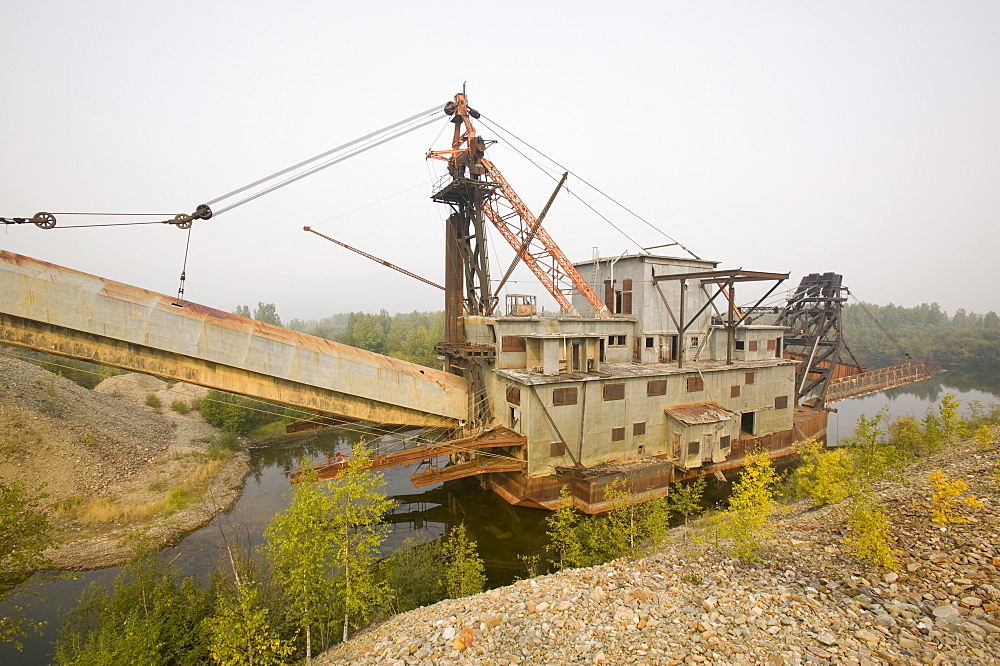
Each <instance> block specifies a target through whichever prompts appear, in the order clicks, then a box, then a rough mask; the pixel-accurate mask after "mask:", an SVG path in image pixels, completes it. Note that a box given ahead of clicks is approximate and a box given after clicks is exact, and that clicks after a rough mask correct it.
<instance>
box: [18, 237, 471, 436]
mask: <svg viewBox="0 0 1000 666" xmlns="http://www.w3.org/2000/svg"><path fill="white" fill-rule="evenodd" d="M0 284H3V289H2V290H0V344H8V345H14V346H18V347H25V348H29V349H36V350H39V351H44V352H49V353H53V354H59V355H61V356H68V357H71V358H78V359H83V360H87V361H93V362H95V363H100V364H104V365H110V366H113V367H118V368H122V369H125V370H131V371H135V372H142V373H146V374H152V375H156V376H159V377H165V378H168V379H176V380H179V381H186V382H190V383H192V384H198V385H201V386H206V387H208V388H214V389H218V390H222V391H229V392H232V393H239V394H242V395H247V396H251V397H255V398H262V399H265V400H272V401H275V402H279V403H282V404H286V405H291V406H295V407H302V408H306V409H312V410H316V411H320V412H325V413H328V414H336V415H339V416H344V417H348V418H352V419H359V420H363V421H371V422H375V423H385V424H390V425H413V426H440V427H455V426H457V425H459V424H461V423H462V422H464V421H465V420H466V419H467V418H468V408H467V396H468V389H467V382H466V381H465V380H464V379H462V378H461V377H456V376H455V375H452V374H450V373H445V372H442V371H440V370H433V369H431V368H425V367H423V366H419V365H416V364H413V363H407V362H405V361H399V360H397V359H392V358H388V357H385V356H382V355H380V354H375V353H373V352H369V351H365V350H362V349H356V348H354V347H349V346H347V345H342V344H339V343H336V342H333V341H330V340H324V339H322V338H316V337H313V336H309V335H305V334H302V333H297V332H295V331H290V330H288V329H284V328H281V327H280V326H272V325H270V324H265V323H263V322H258V321H253V320H250V319H244V318H243V317H237V316H235V315H232V314H229V313H227V312H222V311H220V310H215V309H212V308H208V307H205V306H203V305H198V304H196V303H191V302H189V301H177V300H176V299H173V298H171V297H170V296H165V295H163V294H157V293H154V292H150V291H146V290H144V289H139V288H137V287H132V286H130V285H126V284H122V283H119V282H112V281H110V280H105V279H103V278H100V277H96V276H93V275H88V274H86V273H80V272H78V271H74V270H71V269H68V268H63V267H61V266H55V265H53V264H48V263H45V262H42V261H38V260H35V259H31V258H29V257H24V256H20V255H16V254H12V253H10V252H6V251H0Z"/></svg>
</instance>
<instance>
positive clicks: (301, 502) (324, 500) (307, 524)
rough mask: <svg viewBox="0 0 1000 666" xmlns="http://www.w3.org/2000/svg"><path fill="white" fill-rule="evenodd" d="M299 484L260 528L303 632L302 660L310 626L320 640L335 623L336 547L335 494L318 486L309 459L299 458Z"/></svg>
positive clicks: (291, 612)
mask: <svg viewBox="0 0 1000 666" xmlns="http://www.w3.org/2000/svg"><path fill="white" fill-rule="evenodd" d="M300 468H301V472H300V474H299V476H298V483H297V484H296V485H295V486H294V487H293V489H292V490H291V494H292V498H291V502H290V503H289V505H288V508H287V509H285V511H284V512H282V513H279V514H278V515H276V516H275V517H274V519H273V520H272V521H271V523H270V524H269V525H268V526H267V529H265V531H264V539H265V541H266V543H265V553H266V554H267V558H268V561H269V562H270V564H271V568H272V570H273V575H274V578H275V580H276V582H277V583H278V585H279V587H280V588H281V590H282V591H283V593H284V595H285V599H286V613H287V615H288V618H289V620H290V621H291V622H292V623H293V624H294V625H295V626H297V627H298V628H300V629H301V630H302V631H303V632H304V635H305V649H306V659H309V658H310V657H311V656H312V635H313V629H314V628H318V629H319V630H320V644H321V646H322V647H325V646H326V644H327V643H328V638H329V637H328V636H327V635H326V633H325V632H326V629H328V628H329V627H330V626H331V623H332V621H333V612H334V608H333V601H334V594H335V590H336V581H335V579H334V576H333V573H334V566H335V545H334V527H333V521H332V518H333V514H334V504H333V498H332V497H331V495H330V493H329V492H327V490H326V488H325V487H324V486H322V485H320V483H319V481H318V478H319V477H318V474H317V473H316V470H315V469H314V468H313V467H312V465H311V463H310V461H309V460H308V459H303V460H302V461H300Z"/></svg>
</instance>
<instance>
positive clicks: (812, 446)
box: [790, 439, 855, 506]
mask: <svg viewBox="0 0 1000 666" xmlns="http://www.w3.org/2000/svg"><path fill="white" fill-rule="evenodd" d="M799 455H800V456H801V458H802V464H801V465H799V467H797V468H796V469H795V471H794V472H793V473H792V476H791V479H790V484H791V486H792V487H793V488H794V490H795V491H796V492H797V493H799V492H800V493H802V494H805V495H808V496H809V498H810V499H812V501H813V502H814V503H816V505H817V506H825V505H827V504H836V503H837V502H841V501H843V500H845V499H847V498H848V497H849V496H850V495H851V494H852V493H853V492H854V489H855V469H854V464H853V461H852V460H851V456H850V451H849V450H848V449H847V448H843V447H842V448H836V449H827V448H826V447H825V446H824V445H823V443H822V442H817V441H816V440H814V439H811V440H808V441H806V442H804V443H802V444H801V445H799Z"/></svg>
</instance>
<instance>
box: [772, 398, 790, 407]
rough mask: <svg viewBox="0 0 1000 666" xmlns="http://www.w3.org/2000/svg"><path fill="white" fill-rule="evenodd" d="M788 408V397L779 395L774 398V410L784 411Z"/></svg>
mask: <svg viewBox="0 0 1000 666" xmlns="http://www.w3.org/2000/svg"><path fill="white" fill-rule="evenodd" d="M786 407H788V396H787V395H779V396H775V398H774V408H775V409H785V408H786Z"/></svg>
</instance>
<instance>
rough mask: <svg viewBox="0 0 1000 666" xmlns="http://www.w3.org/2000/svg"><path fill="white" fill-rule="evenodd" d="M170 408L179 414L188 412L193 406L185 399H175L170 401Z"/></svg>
mask: <svg viewBox="0 0 1000 666" xmlns="http://www.w3.org/2000/svg"><path fill="white" fill-rule="evenodd" d="M170 409H172V410H173V411H175V412H177V413H178V414H187V413H188V412H190V411H191V406H190V405H189V404H188V403H186V402H185V401H183V400H174V401H173V402H172V403H170Z"/></svg>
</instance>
